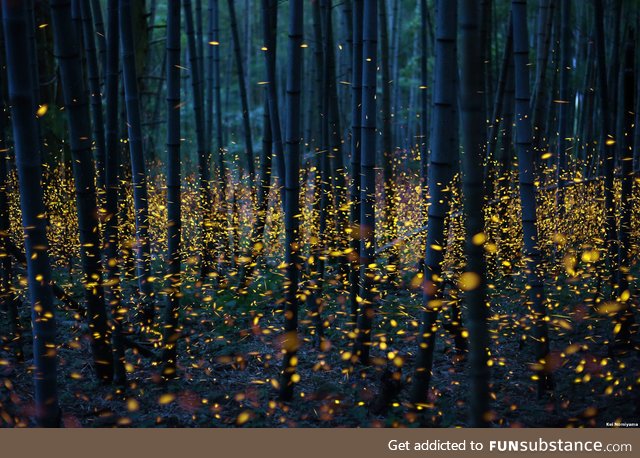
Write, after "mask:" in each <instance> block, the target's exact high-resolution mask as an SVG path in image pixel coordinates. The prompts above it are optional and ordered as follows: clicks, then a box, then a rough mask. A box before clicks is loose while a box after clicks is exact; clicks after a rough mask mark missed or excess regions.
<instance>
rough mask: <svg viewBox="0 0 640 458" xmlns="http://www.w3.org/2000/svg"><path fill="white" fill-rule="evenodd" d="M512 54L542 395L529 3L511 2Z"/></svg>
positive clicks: (542, 303)
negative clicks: (528, 22)
mask: <svg viewBox="0 0 640 458" xmlns="http://www.w3.org/2000/svg"><path fill="white" fill-rule="evenodd" d="M511 5H512V10H511V14H512V20H513V54H514V65H515V69H514V72H515V86H516V94H515V98H516V111H515V116H516V151H517V154H518V173H519V177H520V203H521V205H522V231H523V237H524V243H523V255H524V258H525V259H526V274H527V285H528V286H529V290H528V293H529V300H528V301H527V307H528V308H529V315H530V319H531V321H532V327H533V339H532V340H533V342H534V343H533V346H534V354H535V362H534V364H533V367H534V370H535V371H536V375H537V377H538V389H539V393H540V394H542V393H543V392H544V391H547V390H549V389H551V387H552V382H551V373H549V372H547V371H546V370H545V368H546V367H547V365H546V361H547V357H548V355H549V331H548V328H547V321H546V320H547V308H546V307H547V306H546V298H545V291H544V283H543V279H544V274H543V272H542V257H541V253H540V245H539V237H538V220H537V216H536V185H535V182H536V179H535V166H534V155H535V154H536V151H535V150H534V149H533V147H532V130H531V116H530V115H531V113H530V106H529V100H530V91H529V69H528V65H529V42H528V40H529V39H528V32H527V10H526V8H527V2H526V0H512V3H511Z"/></svg>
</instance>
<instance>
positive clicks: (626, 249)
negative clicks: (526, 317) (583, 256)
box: [612, 31, 639, 353]
mask: <svg viewBox="0 0 640 458" xmlns="http://www.w3.org/2000/svg"><path fill="white" fill-rule="evenodd" d="M623 69H624V70H623V75H622V85H621V88H620V89H621V90H622V94H621V95H622V97H621V98H622V100H623V101H624V102H623V107H624V111H623V114H624V116H623V119H624V134H623V137H624V140H621V141H622V142H623V145H622V157H621V158H620V159H621V168H622V190H621V191H622V193H621V196H620V206H621V207H622V208H621V209H620V229H619V240H620V246H619V248H618V261H617V264H618V271H617V272H616V273H617V281H616V283H617V285H618V291H620V297H619V299H618V300H619V301H620V302H621V305H622V307H621V310H619V311H618V312H617V314H616V317H615V320H614V321H615V326H614V330H613V333H614V339H613V340H614V341H613V345H612V350H613V352H615V353H623V352H626V351H629V350H630V349H631V348H632V345H633V338H634V335H637V326H636V321H635V317H634V314H633V307H632V305H631V304H630V300H631V296H632V294H631V290H630V288H631V285H630V282H629V277H628V272H629V271H630V269H631V264H632V262H633V258H632V249H631V240H632V238H631V227H632V226H631V216H632V202H633V200H632V193H633V182H634V174H633V140H632V135H631V132H632V130H633V129H635V130H636V132H637V131H638V129H639V126H638V125H637V124H636V125H635V126H634V124H633V123H634V115H633V110H634V103H635V94H634V92H635V89H636V88H635V85H636V81H635V76H636V75H635V46H634V31H630V32H629V37H628V39H627V42H626V45H625V52H624V67H623ZM637 147H638V145H636V148H637ZM634 327H635V328H636V331H634V329H633V328H634Z"/></svg>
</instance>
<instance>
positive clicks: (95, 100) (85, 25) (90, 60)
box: [80, 1, 106, 197]
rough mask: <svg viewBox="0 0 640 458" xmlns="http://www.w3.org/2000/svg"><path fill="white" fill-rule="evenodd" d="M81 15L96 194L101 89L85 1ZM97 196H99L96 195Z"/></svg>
mask: <svg viewBox="0 0 640 458" xmlns="http://www.w3.org/2000/svg"><path fill="white" fill-rule="evenodd" d="M80 11H81V16H82V35H83V39H84V49H85V53H86V56H87V74H88V79H89V94H90V102H91V114H92V119H93V141H94V148H95V151H96V152H95V157H96V172H97V186H98V194H100V193H103V192H104V168H105V154H106V152H105V138H104V116H103V113H102V91H101V89H100V70H99V68H98V55H97V53H96V44H95V43H96V42H95V36H96V34H95V32H94V30H93V20H92V16H91V7H90V6H89V4H88V3H87V2H86V1H81V2H80ZM98 197H99V196H98Z"/></svg>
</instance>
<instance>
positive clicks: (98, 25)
mask: <svg viewBox="0 0 640 458" xmlns="http://www.w3.org/2000/svg"><path fill="white" fill-rule="evenodd" d="M111 3H112V2H111V1H109V3H108V6H107V8H109V6H111ZM91 17H92V18H93V27H94V29H95V39H96V45H97V48H98V57H99V59H98V62H100V76H101V78H100V84H101V85H103V84H105V80H106V77H107V67H108V65H109V64H108V57H107V34H106V33H105V30H104V20H103V15H102V7H101V6H100V0H91ZM107 20H108V19H107Z"/></svg>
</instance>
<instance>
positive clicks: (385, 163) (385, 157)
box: [378, 0, 398, 286]
mask: <svg viewBox="0 0 640 458" xmlns="http://www.w3.org/2000/svg"><path fill="white" fill-rule="evenodd" d="M378 10H379V11H378V13H379V18H380V19H379V21H378V23H379V25H380V70H381V72H380V75H381V77H382V79H381V86H382V175H383V180H384V208H385V213H384V228H385V230H384V233H385V235H386V236H387V237H388V240H389V241H391V242H393V241H394V240H395V239H396V237H397V235H398V231H397V224H396V219H397V215H396V211H395V195H396V189H395V185H394V157H395V154H394V148H393V138H392V136H391V135H392V131H391V127H392V126H391V89H392V87H391V84H392V81H391V73H390V71H389V33H388V30H387V8H386V0H379V1H378ZM395 84H397V82H396V83H395ZM387 271H388V272H389V273H388V275H389V279H388V281H389V284H390V285H391V286H394V285H395V284H396V282H397V280H398V249H397V248H396V246H395V245H394V246H393V247H392V248H391V249H390V250H389V258H388V260H387Z"/></svg>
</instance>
